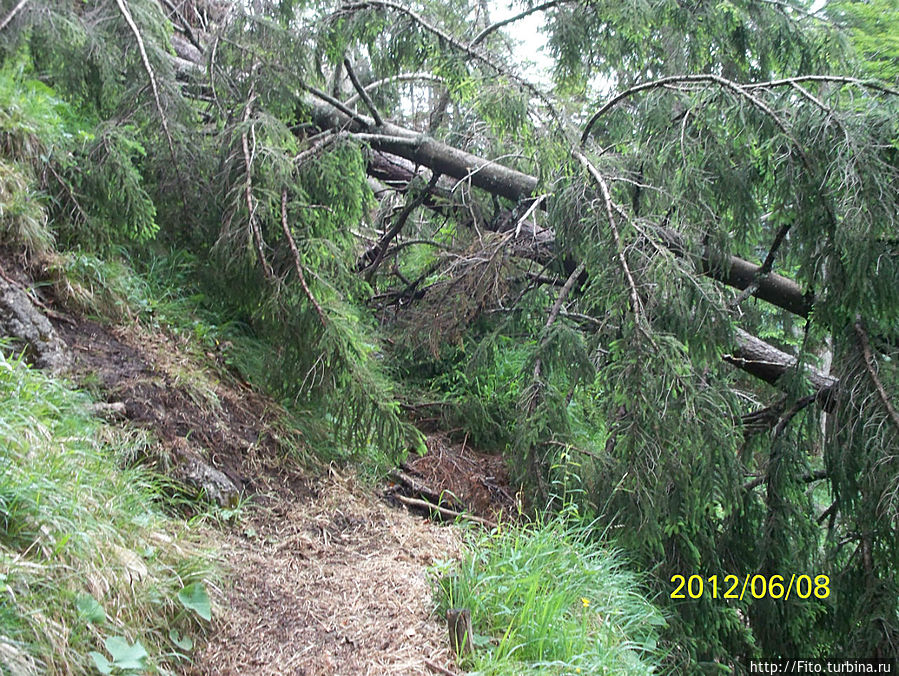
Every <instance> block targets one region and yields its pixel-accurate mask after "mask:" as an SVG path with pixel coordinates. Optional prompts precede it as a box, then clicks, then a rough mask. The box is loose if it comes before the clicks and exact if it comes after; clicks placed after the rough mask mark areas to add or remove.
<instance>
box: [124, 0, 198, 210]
mask: <svg viewBox="0 0 899 676" xmlns="http://www.w3.org/2000/svg"><path fill="white" fill-rule="evenodd" d="M116 4H117V5H118V7H119V11H120V12H121V13H122V16H123V17H124V19H125V23H127V24H128V27H129V28H130V29H131V32H132V33H133V34H134V39H135V40H136V41H137V48H138V50H139V51H140V58H141V62H142V63H143V66H144V70H145V71H146V72H147V77H148V78H149V80H150V89H152V90H153V100H154V102H155V103H156V110H157V111H159V118H160V121H161V122H162V130H163V132H164V133H165V139H166V141H167V142H168V144H169V153H171V156H172V166H173V168H174V169H175V173H176V174H177V175H178V185H179V186H180V190H181V192H182V201H183V202H184V207H185V209H186V208H187V200H186V199H185V198H184V180H183V179H182V177H181V172H180V169H179V165H178V157H177V155H176V154H175V142H174V141H173V140H172V134H171V132H170V131H169V122H168V118H167V117H166V114H165V110H163V108H162V101H161V100H160V98H159V86H158V85H157V83H156V75H155V73H154V72H153V67H152V66H151V65H150V57H149V56H147V49H146V47H145V46H144V38H143V36H142V35H141V33H140V30H139V29H138V27H137V24H136V23H134V18H133V17H132V16H131V10H129V9H128V5H127V4H125V0H116Z"/></svg>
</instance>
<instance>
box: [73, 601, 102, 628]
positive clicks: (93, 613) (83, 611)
mask: <svg viewBox="0 0 899 676" xmlns="http://www.w3.org/2000/svg"><path fill="white" fill-rule="evenodd" d="M75 607H76V608H78V613H79V614H80V615H81V617H83V618H84V619H85V620H87V621H88V622H90V623H91V624H100V623H102V622H105V621H106V611H105V610H104V609H103V606H101V605H100V603H99V602H98V601H97V599H95V598H94V597H93V596H91V595H90V594H79V595H78V598H77V599H75Z"/></svg>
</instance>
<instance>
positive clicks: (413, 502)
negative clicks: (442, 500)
mask: <svg viewBox="0 0 899 676" xmlns="http://www.w3.org/2000/svg"><path fill="white" fill-rule="evenodd" d="M393 497H395V498H396V499H397V500H399V501H400V502H402V503H403V504H404V505H406V506H407V507H418V508H419V509H429V510H431V511H432V512H438V513H439V514H441V515H442V516H445V517H447V518H449V519H465V520H466V521H473V522H474V523H479V524H481V525H482V526H485V527H487V528H496V527H497V524H496V522H495V521H491V520H490V519H482V518H481V517H479V516H474V515H473V514H463V513H462V512H457V511H455V510H453V509H447V508H446V507H440V506H439V505H435V504H434V503H432V502H427V501H426V500H419V499H417V498H407V497H406V496H405V495H394V496H393Z"/></svg>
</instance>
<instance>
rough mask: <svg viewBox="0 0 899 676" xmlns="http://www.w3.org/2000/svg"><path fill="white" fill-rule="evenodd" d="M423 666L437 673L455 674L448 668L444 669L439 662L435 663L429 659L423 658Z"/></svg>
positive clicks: (444, 674) (453, 675)
mask: <svg viewBox="0 0 899 676" xmlns="http://www.w3.org/2000/svg"><path fill="white" fill-rule="evenodd" d="M424 662H425V666H426V667H427V668H428V669H430V670H431V671H433V672H434V673H437V674H443V676H457V675H456V673H455V672H452V671H450V670H449V669H444V668H443V667H441V666H440V665H439V664H435V663H434V662H432V661H431V660H429V659H425V661H424Z"/></svg>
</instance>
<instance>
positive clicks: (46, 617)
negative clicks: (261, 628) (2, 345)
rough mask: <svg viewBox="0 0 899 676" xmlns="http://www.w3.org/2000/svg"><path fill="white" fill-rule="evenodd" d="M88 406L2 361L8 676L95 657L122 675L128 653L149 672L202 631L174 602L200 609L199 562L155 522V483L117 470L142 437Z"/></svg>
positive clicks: (0, 612)
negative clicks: (113, 663) (116, 663)
mask: <svg viewBox="0 0 899 676" xmlns="http://www.w3.org/2000/svg"><path fill="white" fill-rule="evenodd" d="M89 403H90V402H89V400H88V399H87V398H86V397H85V396H84V395H81V394H79V393H77V392H75V391H73V390H72V389H70V388H69V387H68V386H67V385H66V384H64V383H62V382H59V381H56V380H52V379H50V378H48V377H46V376H45V375H43V374H42V373H40V372H36V371H34V370H31V369H29V368H28V367H27V366H25V365H24V364H22V363H20V362H18V361H16V360H11V359H8V358H6V357H3V356H2V355H0V448H2V449H3V451H2V456H0V458H2V467H0V592H2V595H3V602H2V604H0V667H3V668H5V670H6V671H9V672H12V673H73V672H74V673H95V668H96V666H95V659H94V658H93V657H92V656H91V655H90V652H91V651H97V652H98V653H99V657H97V658H96V659H97V660H99V662H100V663H101V664H103V658H104V657H106V658H109V659H113V658H115V657H116V656H117V655H118V656H119V657H120V664H121V665H124V664H125V663H124V662H122V661H121V659H122V658H123V657H124V653H125V652H126V651H125V650H124V648H125V646H126V645H128V646H132V648H131V656H132V660H131V663H132V664H133V665H134V666H135V667H136V668H138V669H140V670H145V669H146V670H154V671H155V670H156V669H157V668H161V667H165V666H166V665H172V664H175V663H177V662H178V661H179V655H180V654H181V653H183V652H185V647H186V646H187V645H188V643H187V642H186V641H185V640H184V638H183V634H186V633H189V632H193V631H195V630H196V629H197V628H198V626H199V625H198V622H199V619H198V617H197V614H196V613H195V611H194V610H188V608H187V607H186V606H185V605H184V603H182V601H181V600H180V599H179V592H182V590H183V589H184V588H185V587H187V588H188V591H189V592H190V591H193V592H194V593H195V594H196V597H195V599H194V600H197V599H200V600H201V601H202V597H203V595H204V593H203V592H202V591H201V587H199V586H190V585H192V584H193V583H197V582H200V581H202V580H203V578H204V577H205V576H206V575H207V574H208V572H209V571H208V568H207V564H206V563H205V562H204V557H203V556H202V555H201V554H200V552H199V550H198V549H197V547H196V544H195V542H194V541H193V540H192V538H191V536H190V534H189V532H188V530H187V528H186V526H185V525H184V524H183V523H179V522H177V521H174V520H172V519H169V518H166V517H165V516H164V515H163V514H162V513H161V512H160V510H159V507H158V505H157V502H156V498H157V497H158V487H157V486H156V485H155V484H154V481H153V479H152V478H151V476H150V475H149V474H147V473H145V472H144V471H142V470H141V469H139V468H131V469H122V468H120V467H119V466H118V463H117V457H121V456H123V455H131V451H133V450H134V449H133V447H134V445H135V444H143V443H146V439H145V438H143V437H142V436H141V435H136V434H134V433H133V432H132V433H129V432H126V431H123V430H122V429H118V428H113V427H110V426H108V425H105V424H103V423H101V422H99V421H98V420H96V419H94V418H92V417H91V415H90V414H89V411H88V409H87V405H88V404H89ZM182 597H183V598H185V599H187V600H188V601H189V603H190V600H189V599H188V597H187V596H185V595H184V594H182ZM136 640H139V641H140V644H141V645H142V646H143V647H144V648H145V649H146V651H147V656H145V657H144V656H142V655H141V652H142V651H141V650H140V648H139V647H138V646H136V645H135V644H134V641H136ZM177 643H180V644H181V645H180V647H179V645H177ZM105 648H112V652H109V651H108V650H106V649H105ZM0 670H2V669H0ZM120 671H121V669H119V670H117V673H119V672H120Z"/></svg>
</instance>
